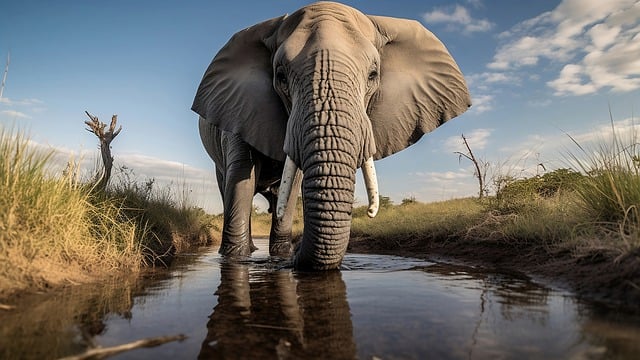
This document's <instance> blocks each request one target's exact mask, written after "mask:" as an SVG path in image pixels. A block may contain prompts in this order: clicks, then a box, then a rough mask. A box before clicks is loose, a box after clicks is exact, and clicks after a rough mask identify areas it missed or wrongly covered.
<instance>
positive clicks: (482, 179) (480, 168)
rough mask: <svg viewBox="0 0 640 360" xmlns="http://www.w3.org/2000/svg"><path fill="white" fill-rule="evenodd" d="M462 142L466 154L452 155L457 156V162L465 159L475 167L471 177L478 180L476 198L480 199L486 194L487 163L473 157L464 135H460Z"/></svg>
mask: <svg viewBox="0 0 640 360" xmlns="http://www.w3.org/2000/svg"><path fill="white" fill-rule="evenodd" d="M462 142H464V146H465V147H466V148H467V153H466V154H465V153H462V152H460V151H455V152H454V154H458V161H460V160H462V158H463V157H464V158H465V159H467V160H469V161H471V162H472V163H473V166H475V170H474V172H473V176H475V177H476V179H478V186H479V190H478V198H479V199H482V197H483V196H484V194H485V193H486V192H487V185H486V179H487V168H488V167H489V163H488V162H486V161H483V160H481V159H480V160H479V159H478V158H476V157H475V155H473V151H471V147H470V146H469V142H467V138H465V137H464V134H462Z"/></svg>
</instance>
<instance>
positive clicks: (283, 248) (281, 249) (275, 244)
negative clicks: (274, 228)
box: [269, 238, 291, 257]
mask: <svg viewBox="0 0 640 360" xmlns="http://www.w3.org/2000/svg"><path fill="white" fill-rule="evenodd" d="M269 255H271V256H279V257H289V256H290V255H291V241H290V240H289V238H286V239H275V240H274V239H269Z"/></svg>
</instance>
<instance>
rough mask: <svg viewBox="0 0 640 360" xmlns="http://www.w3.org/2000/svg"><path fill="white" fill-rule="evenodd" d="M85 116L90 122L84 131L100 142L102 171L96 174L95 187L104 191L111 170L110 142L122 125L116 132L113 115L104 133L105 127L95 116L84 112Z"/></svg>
mask: <svg viewBox="0 0 640 360" xmlns="http://www.w3.org/2000/svg"><path fill="white" fill-rule="evenodd" d="M85 114H87V116H88V117H89V119H91V121H89V120H87V121H85V122H84V123H85V124H86V125H87V126H88V127H89V128H88V129H86V130H87V131H89V132H92V133H94V134H95V135H96V136H97V137H98V140H99V141H100V155H101V156H102V165H103V170H102V171H101V172H98V174H96V187H97V188H99V189H102V190H104V189H105V188H106V187H107V184H108V183H109V178H110V177H111V169H112V168H113V156H111V142H112V141H113V139H115V138H116V136H118V134H119V133H120V130H122V125H120V127H119V128H118V130H116V124H117V122H118V115H113V116H112V117H111V124H110V125H109V130H108V131H106V132H105V128H106V127H107V125H106V124H105V123H103V122H101V121H100V120H98V117H97V116H93V115H91V114H89V112H88V111H85Z"/></svg>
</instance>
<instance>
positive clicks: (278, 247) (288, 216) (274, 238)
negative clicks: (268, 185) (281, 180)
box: [267, 171, 302, 257]
mask: <svg viewBox="0 0 640 360" xmlns="http://www.w3.org/2000/svg"><path fill="white" fill-rule="evenodd" d="M301 182H302V172H301V171H298V172H297V173H296V177H295V179H294V181H293V185H292V186H293V188H292V191H291V196H289V200H288V202H287V209H286V211H285V214H284V216H283V217H282V218H280V219H278V216H277V214H276V213H277V211H276V203H277V201H278V197H277V193H278V191H277V189H276V190H275V192H272V193H271V194H270V196H268V197H267V198H268V200H269V208H270V211H271V232H270V234H269V255H271V256H285V257H286V256H289V255H291V228H292V226H293V217H294V215H295V208H296V201H297V199H298V191H299V190H300V183H301Z"/></svg>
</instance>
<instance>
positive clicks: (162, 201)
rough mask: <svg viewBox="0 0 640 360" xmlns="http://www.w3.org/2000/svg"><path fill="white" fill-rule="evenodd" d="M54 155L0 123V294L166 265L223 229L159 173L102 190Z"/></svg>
mask: <svg viewBox="0 0 640 360" xmlns="http://www.w3.org/2000/svg"><path fill="white" fill-rule="evenodd" d="M52 156H53V152H52V151H48V152H46V151H45V152H43V151H40V150H38V149H37V148H34V147H33V146H31V144H30V142H29V139H28V137H27V136H25V134H23V133H20V132H8V131H5V130H3V129H2V128H1V127H0V194H2V196H1V197H0V299H3V298H7V297H9V296H12V295H14V294H17V293H19V292H23V291H40V290H45V289H49V288H55V287H60V286H64V285H69V284H77V283H86V282H91V281H95V280H98V279H104V278H105V277H111V276H114V275H117V274H120V273H136V272H138V271H140V270H141V269H142V268H143V267H148V266H157V265H166V264H168V263H169V262H170V261H171V259H172V257H173V255H174V254H175V252H176V251H180V250H181V249H183V248H187V247H189V246H191V245H195V244H205V243H211V242H212V239H213V237H215V236H217V235H214V234H215V233H216V230H217V229H214V228H213V227H214V223H213V222H212V217H211V216H210V215H207V214H205V212H204V211H203V210H202V209H199V208H195V207H192V206H189V205H188V203H187V202H184V201H183V202H177V201H175V200H174V199H172V198H171V196H169V195H168V193H167V192H163V191H157V189H154V186H153V181H152V180H148V181H146V182H144V183H138V182H135V181H129V180H128V178H127V177H125V178H123V179H121V180H120V181H118V182H116V183H115V184H114V183H112V184H110V186H109V187H108V188H107V189H106V190H98V189H96V187H95V186H94V184H93V182H92V181H87V180H82V179H81V178H80V177H79V176H78V171H77V169H76V168H75V165H74V164H73V162H72V161H70V162H69V163H68V165H67V168H66V169H65V170H61V169H59V168H56V166H55V162H54V161H52ZM161 190H162V189H161ZM1 303H2V302H1V301H0V304H1Z"/></svg>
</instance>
